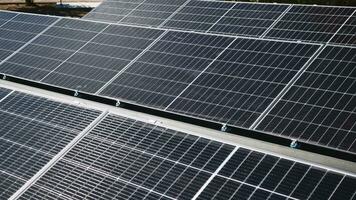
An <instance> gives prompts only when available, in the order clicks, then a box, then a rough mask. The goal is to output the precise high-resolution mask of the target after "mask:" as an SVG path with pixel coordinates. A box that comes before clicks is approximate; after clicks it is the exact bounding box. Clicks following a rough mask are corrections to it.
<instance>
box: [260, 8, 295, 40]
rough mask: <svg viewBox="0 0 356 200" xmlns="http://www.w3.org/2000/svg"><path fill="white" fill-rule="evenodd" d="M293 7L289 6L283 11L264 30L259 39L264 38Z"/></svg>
mask: <svg viewBox="0 0 356 200" xmlns="http://www.w3.org/2000/svg"><path fill="white" fill-rule="evenodd" d="M292 7H293V5H289V6H288V7H287V8H286V9H285V10H284V11H283V13H282V14H281V15H280V16H279V17H278V18H277V19H276V20H274V22H273V23H272V24H271V25H270V26H269V27H268V28H267V29H266V30H265V32H263V33H262V34H261V35H260V36H259V37H260V38H264V37H265V36H266V35H267V33H268V32H269V31H270V30H271V29H272V28H273V27H274V26H275V25H276V24H277V23H278V22H279V21H280V20H281V19H282V18H283V17H284V15H286V14H287V13H288V11H289V10H290V9H291V8H292Z"/></svg>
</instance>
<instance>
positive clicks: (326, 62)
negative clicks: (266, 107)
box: [257, 46, 356, 152]
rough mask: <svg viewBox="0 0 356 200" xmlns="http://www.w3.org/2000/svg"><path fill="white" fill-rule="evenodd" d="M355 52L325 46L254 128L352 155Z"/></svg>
mask: <svg viewBox="0 0 356 200" xmlns="http://www.w3.org/2000/svg"><path fill="white" fill-rule="evenodd" d="M355 64H356V48H346V47H340V46H327V47H326V48H325V49H324V50H323V51H322V52H321V53H320V55H319V56H318V57H317V58H316V59H315V60H314V61H313V62H312V63H311V65H310V66H309V67H308V68H307V70H306V71H305V73H303V74H302V75H301V77H300V78H299V79H298V80H297V82H296V83H295V84H294V85H293V86H292V87H291V89H290V90H289V91H288V92H287V93H286V94H285V95H284V96H283V98H282V99H281V100H280V101H279V102H278V103H277V104H276V105H275V107H274V108H273V109H272V111H271V112H270V113H269V114H268V115H267V116H266V118H265V119H264V120H262V122H261V123H260V125H259V126H258V127H257V129H258V130H263V131H267V132H272V133H274V134H278V135H281V136H285V137H291V138H296V139H300V140H303V141H307V142H310V143H317V144H320V145H322V146H329V147H332V148H337V149H342V150H345V151H350V152H356V142H355V141H356V127H355V121H356V111H355V108H356V99H355V94H356V81H355V80H356V69H355Z"/></svg>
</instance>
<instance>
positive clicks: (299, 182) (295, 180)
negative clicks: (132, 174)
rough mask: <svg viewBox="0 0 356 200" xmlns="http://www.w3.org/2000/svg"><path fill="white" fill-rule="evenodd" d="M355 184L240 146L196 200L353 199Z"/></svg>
mask: <svg viewBox="0 0 356 200" xmlns="http://www.w3.org/2000/svg"><path fill="white" fill-rule="evenodd" d="M355 184H356V178H355V177H352V176H345V175H343V174H339V173H335V172H333V171H328V170H325V169H321V168H317V167H314V166H310V165H307V164H303V163H299V162H294V161H291V160H287V159H284V158H279V157H276V156H272V155H268V154H264V153H260V152H256V151H251V150H248V149H244V148H239V149H238V150H237V152H236V153H235V154H234V155H233V156H232V158H231V159H230V160H229V161H228V163H227V164H226V165H225V166H224V167H223V168H222V170H221V171H219V173H218V175H216V176H215V177H214V178H213V179H212V181H211V182H210V183H209V185H208V186H207V187H206V188H205V190H203V191H202V193H201V194H200V196H199V197H198V198H197V199H253V200H255V199H261V200H262V199H276V200H279V199H352V197H353V195H354V194H355V192H356V188H355V187H354V185H355ZM341 191H345V193H342V192H341Z"/></svg>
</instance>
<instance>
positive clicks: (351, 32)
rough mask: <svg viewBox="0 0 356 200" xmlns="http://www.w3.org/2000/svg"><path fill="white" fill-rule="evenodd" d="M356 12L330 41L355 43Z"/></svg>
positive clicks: (343, 43) (347, 43)
mask: <svg viewBox="0 0 356 200" xmlns="http://www.w3.org/2000/svg"><path fill="white" fill-rule="evenodd" d="M355 33H356V13H354V14H353V15H352V17H350V19H349V20H347V22H346V23H345V24H344V25H343V26H342V28H341V29H340V30H339V31H338V32H337V33H336V35H335V36H334V37H333V39H332V40H331V43H336V44H342V45H356V34H355Z"/></svg>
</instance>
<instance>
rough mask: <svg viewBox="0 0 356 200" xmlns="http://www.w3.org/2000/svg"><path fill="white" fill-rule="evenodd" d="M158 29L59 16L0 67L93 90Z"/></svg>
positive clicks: (141, 48) (54, 83)
mask: <svg viewBox="0 0 356 200" xmlns="http://www.w3.org/2000/svg"><path fill="white" fill-rule="evenodd" d="M162 33H163V31H161V30H154V29H144V28H135V27H129V26H119V25H110V26H109V25H107V24H103V23H95V22H88V21H79V20H74V19H61V20H60V21H59V22H58V23H57V24H56V25H54V26H53V27H51V28H50V29H48V30H47V31H46V32H44V33H43V34H42V35H41V36H39V37H38V38H37V39H36V40H34V41H33V42H32V43H31V44H29V45H28V46H26V47H25V48H24V49H22V50H21V51H20V52H19V53H17V54H16V55H15V56H13V57H12V58H10V59H8V60H7V62H5V63H4V64H2V65H1V66H0V71H1V72H2V73H6V74H11V75H15V76H19V77H23V78H28V79H32V80H35V81H41V82H44V83H48V84H52V85H56V86H62V87H66V88H72V89H76V90H81V91H85V92H91V93H94V92H96V91H97V90H99V89H100V88H101V87H102V86H103V85H105V83H106V82H108V81H109V80H110V79H111V78H113V77H114V76H115V74H116V73H118V72H119V71H120V70H121V69H123V68H124V67H125V66H126V65H127V64H128V63H130V62H131V60H133V59H134V58H135V57H136V56H137V55H139V54H140V53H141V52H142V51H143V50H144V49H145V48H146V47H147V46H149V45H150V44H151V43H152V42H153V41H154V40H155V39H156V38H157V37H158V36H159V35H161V34H162Z"/></svg>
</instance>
